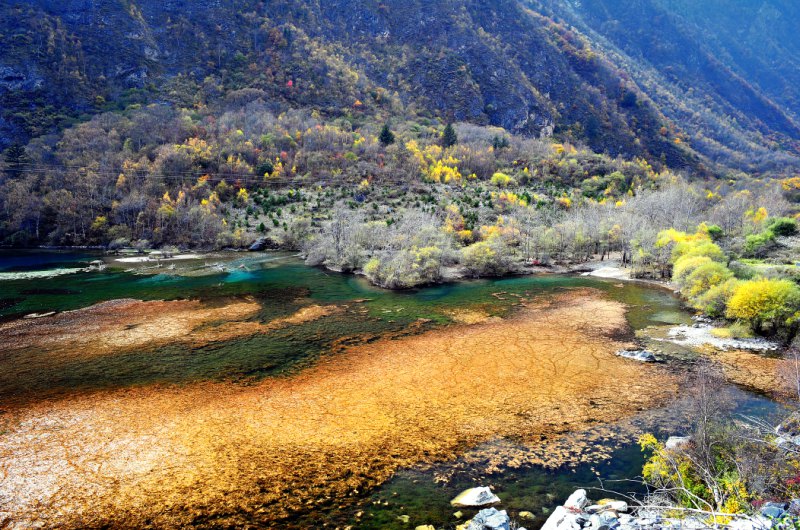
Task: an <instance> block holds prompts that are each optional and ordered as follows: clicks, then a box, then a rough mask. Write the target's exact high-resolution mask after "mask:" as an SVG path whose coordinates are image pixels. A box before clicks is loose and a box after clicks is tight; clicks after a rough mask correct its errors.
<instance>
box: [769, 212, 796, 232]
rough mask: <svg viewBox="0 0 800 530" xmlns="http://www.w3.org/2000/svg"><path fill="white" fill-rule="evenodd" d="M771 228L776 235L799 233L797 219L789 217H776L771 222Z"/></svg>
mask: <svg viewBox="0 0 800 530" xmlns="http://www.w3.org/2000/svg"><path fill="white" fill-rule="evenodd" d="M769 230H770V232H772V233H773V234H775V235H776V236H793V235H795V234H796V233H797V221H795V220H794V219H791V218H789V217H776V218H775V219H773V220H772V221H771V222H770V223H769Z"/></svg>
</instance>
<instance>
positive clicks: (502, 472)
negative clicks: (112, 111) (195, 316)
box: [0, 251, 780, 529]
mask: <svg viewBox="0 0 800 530" xmlns="http://www.w3.org/2000/svg"><path fill="white" fill-rule="evenodd" d="M98 258H100V259H105V260H106V262H107V265H108V266H107V267H106V268H105V270H102V271H84V270H82V269H84V268H85V267H87V266H88V264H89V262H90V261H92V260H95V259H98ZM172 264H174V265H175V266H174V268H171V267H169V266H170V265H172ZM151 267H153V264H132V263H125V262H119V261H114V259H113V258H103V257H102V256H101V255H100V254H98V253H94V252H91V251H85V252H82V251H70V252H65V251H35V252H17V251H13V252H12V251H0V324H2V323H4V322H5V323H6V324H9V323H13V322H14V321H16V320H17V319H21V318H22V317H23V316H25V315H30V314H32V313H37V314H45V313H49V312H53V311H55V312H64V311H72V310H79V309H82V308H87V307H89V306H92V305H93V304H97V303H101V302H106V301H110V300H117V299H136V300H145V301H149V300H168V301H169V300H193V301H199V302H200V303H201V304H202V307H203V308H204V310H206V309H207V310H209V311H213V310H214V308H222V309H223V311H222V312H221V313H220V314H219V315H218V316H215V317H213V318H209V319H206V320H204V321H203V323H202V327H201V328H197V329H203V330H206V329H209V330H217V329H224V324H225V322H227V318H228V317H227V316H226V315H225V312H224V310H225V308H228V307H238V306H236V305H235V304H237V303H241V304H252V305H254V306H255V307H257V310H255V311H250V312H248V313H247V314H246V316H244V317H240V318H238V319H237V322H238V323H239V324H242V323H244V324H254V325H263V324H264V323H270V322H276V321H277V322H291V325H285V326H284V325H282V326H280V327H275V328H274V329H272V330H271V331H270V332H269V333H261V334H240V335H236V336H233V335H231V336H227V337H225V338H222V339H220V338H216V339H214V340H211V339H209V340H206V341H203V342H196V341H195V342H187V341H182V340H174V341H169V342H168V343H164V342H157V341H156V342H152V343H150V342H148V343H143V344H144V345H143V346H142V347H135V348H127V349H125V348H123V349H120V352H119V353H118V354H114V355H109V354H102V355H100V354H98V355H88V356H73V355H55V354H54V353H53V352H54V351H57V349H58V345H54V346H52V348H55V349H46V348H44V349H43V347H42V346H40V345H33V346H23V347H20V348H19V349H18V350H14V352H13V353H11V354H9V353H7V352H4V351H3V350H4V348H3V345H2V343H0V368H8V369H7V370H4V371H3V372H4V374H5V375H3V374H0V403H2V402H3V401H4V400H5V401H7V402H9V403H14V404H15V405H14V406H15V408H16V409H17V410H20V411H23V412H24V411H25V410H27V408H30V407H38V406H42V405H41V404H40V403H39V402H40V400H45V399H53V400H56V399H62V398H69V397H70V396H73V395H87V393H89V395H91V393H92V392H113V391H118V390H120V389H122V390H124V389H140V388H150V387H151V386H153V385H167V386H168V385H175V384H177V385H190V384H193V383H198V382H216V383H220V382H221V383H224V384H226V385H253V384H257V383H258V382H260V381H264V380H265V379H269V378H283V377H287V376H291V375H292V374H302V373H303V372H304V371H305V370H308V369H309V368H310V367H313V366H315V365H316V364H317V363H319V362H321V361H325V360H326V359H330V358H331V357H335V356H336V355H337V353H338V352H340V351H345V350H346V349H347V348H348V347H349V346H351V345H354V344H358V345H368V344H370V343H371V342H372V341H376V340H379V339H382V338H385V337H387V336H396V337H404V336H409V335H418V334H422V333H426V332H430V331H435V330H437V329H446V328H448V327H449V326H464V325H468V324H472V323H476V322H480V321H486V320H489V321H490V320H491V319H493V318H496V317H497V318H506V317H510V316H513V315H514V314H515V312H517V311H519V309H520V307H521V300H525V301H531V300H534V301H535V300H538V299H540V298H547V297H550V296H553V295H557V294H559V293H570V292H572V291H573V290H576V289H592V290H595V291H597V292H599V293H601V296H602V297H605V298H608V299H610V300H613V301H616V302H620V303H622V304H624V305H625V306H626V308H627V311H626V314H625V318H626V320H627V323H628V325H629V328H630V329H629V332H628V333H626V335H627V336H626V337H617V338H619V339H620V340H629V339H630V338H632V333H633V331H635V330H639V329H642V328H645V327H647V326H652V325H665V324H675V325H677V324H686V323H690V322H691V320H690V315H689V314H688V313H687V312H686V311H685V310H684V309H683V308H682V306H681V303H680V301H679V300H678V299H677V298H676V297H675V296H674V295H673V294H672V293H670V292H669V291H666V290H663V289H660V288H657V287H652V286H648V285H644V284H638V283H631V282H628V283H620V282H618V281H615V280H599V279H591V278H583V277H575V276H555V275H553V276H528V277H513V278H505V279H495V280H476V281H464V282H459V283H453V284H447V285H441V286H434V287H428V288H422V289H416V290H410V291H403V292H391V291H385V290H381V289H377V288H375V287H372V286H370V285H369V284H368V283H367V282H366V281H365V280H364V279H363V278H359V277H355V276H349V275H341V274H336V273H333V272H328V271H324V270H321V269H316V268H309V267H307V266H305V265H303V263H302V262H301V261H300V260H298V259H297V258H295V257H293V256H291V255H288V254H283V253H257V254H234V253H220V254H216V255H209V256H204V257H201V258H199V259H187V260H179V261H172V262H166V263H165V264H164V266H163V267H160V268H158V269H152V268H151ZM575 292H582V291H575ZM317 307H323V308H327V307H335V308H336V311H335V312H331V313H330V314H328V313H326V314H325V317H324V318H308V319H297V318H296V317H295V315H298V313H299V312H300V313H301V314H302V311H303V310H305V309H308V308H317ZM42 318H43V320H42V321H44V319H47V318H50V317H42ZM293 319H294V320H293ZM139 325H140V324H136V326H139ZM131 327H134V326H133V325H132V326H131ZM217 337H219V336H217ZM48 348H50V346H48ZM631 362H633V361H631ZM25 363H30V365H29V366H28V365H27V364H25ZM12 365H13V366H12ZM20 366H22V368H20ZM671 369H672V370H673V371H676V372H681V371H688V370H691V367H690V366H686V367H682V366H675V367H672V368H671ZM465 384H468V381H466V382H465ZM726 391H727V392H728V393H730V395H731V397H732V399H733V400H734V401H735V403H736V409H737V411H738V412H739V413H746V414H749V415H756V416H760V417H770V416H771V415H775V414H777V413H778V412H779V410H780V407H779V406H778V405H777V404H776V403H774V402H773V401H771V400H770V399H768V398H766V397H763V396H760V395H758V394H756V393H753V392H750V391H747V390H745V389H742V388H739V387H736V386H734V385H732V384H731V385H729V386H728V388H727V389H726ZM2 408H4V407H0V409H2ZM670 411H671V409H670V408H669V405H667V406H666V408H665V409H663V410H661V409H660V410H655V411H653V410H649V411H642V412H641V414H639V416H641V417H638V416H636V415H634V417H633V418H627V420H628V423H629V425H628V427H630V425H638V426H639V427H640V428H648V429H653V430H657V431H658V430H659V429H666V430H670V432H665V431H661V432H660V434H662V435H664V434H671V433H673V432H676V431H674V429H676V428H677V429H679V427H675V426H674V425H671V424H670V423H669V417H670V415H671V412H670ZM4 412H5V411H0V418H2V417H3V416H2V414H3V413H4ZM665 418H666V420H665V421H663V422H662V421H661V420H662V419H665ZM642 426H646V427H642ZM596 427H598V428H599V429H600V430H601V431H602V433H600V434H598V433H597V432H594V431H593V432H591V433H590V432H589V431H586V433H585V434H582V433H577V434H575V433H573V434H571V436H572V437H573V439H577V440H579V441H580V440H581V437H582V436H583V437H584V438H583V442H584V443H585V444H586V445H588V446H590V448H591V446H592V445H597V446H598V447H601V446H604V445H605V447H604V449H605V450H604V451H601V452H602V453H604V454H605V455H606V456H608V455H611V456H612V458H611V459H605V460H603V461H601V462H592V463H581V462H580V461H576V462H572V463H570V464H564V465H562V466H560V467H558V466H557V467H543V466H540V465H531V464H530V463H527V462H525V458H521V462H517V460H520V459H516V458H514V456H513V455H515V454H518V453H519V454H524V453H525V452H526V451H528V450H529V448H530V446H531V442H530V440H526V441H525V442H523V441H520V440H517V439H515V438H513V437H512V438H503V437H498V438H497V439H490V440H487V441H485V442H483V443H482V444H481V445H479V446H477V447H463V449H462V450H461V451H460V454H458V455H457V457H456V458H454V459H453V458H448V459H445V460H444V461H440V460H436V459H434V460H435V461H434V462H432V463H430V462H429V463H428V464H426V465H420V466H404V467H402V468H401V469H398V470H396V471H395V472H394V473H393V476H391V478H389V479H388V480H386V481H385V482H383V483H382V484H380V485H378V486H375V487H372V488H368V489H366V490H365V491H357V492H355V493H351V494H349V495H348V496H347V498H336V497H334V498H333V499H327V500H326V501H325V502H319V503H315V504H314V505H313V506H310V507H309V508H308V509H301V510H295V511H293V512H292V514H291V515H290V516H288V517H286V518H283V519H282V520H281V523H280V524H278V525H277V526H276V527H289V528H292V527H295V528H310V527H323V526H326V527H331V528H333V527H342V528H343V527H345V526H352V527H353V528H368V529H370V528H376V529H377V528H389V529H392V528H396V529H405V528H414V527H415V526H416V525H422V524H432V525H435V526H436V528H453V527H454V526H455V524H457V523H458V522H459V520H458V519H456V518H455V517H454V516H453V512H455V511H456V510H455V509H453V508H451V507H450V505H449V500H450V499H451V498H452V497H454V496H455V495H456V494H457V493H458V492H459V491H460V490H462V489H465V488H467V487H472V486H477V485H492V486H493V488H494V489H495V491H496V493H497V494H498V495H499V496H500V498H501V499H502V500H503V505H502V507H503V508H505V509H508V510H509V511H510V512H511V514H512V516H513V515H514V514H516V513H518V512H520V511H523V510H524V511H530V512H533V513H534V514H535V515H536V516H537V520H538V521H537V522H530V523H529V524H528V526H529V528H530V527H534V528H535V527H537V526H538V524H539V523H540V522H541V521H542V520H543V519H544V518H545V517H546V514H547V513H548V511H549V510H550V509H552V508H553V507H554V506H555V505H557V504H559V503H560V502H563V499H564V497H565V496H566V495H568V494H569V493H570V492H571V491H572V490H573V489H574V488H575V487H577V486H583V487H600V486H601V485H605V487H607V488H609V489H616V490H620V491H625V492H638V491H641V488H640V486H638V485H637V484H636V483H634V482H629V480H630V479H635V478H636V477H637V476H638V475H639V473H640V471H641V467H642V464H643V456H642V454H641V453H640V452H639V450H638V447H636V445H635V443H633V442H632V440H631V438H630V437H625V436H621V437H618V438H615V437H614V436H613V435H610V434H609V432H611V431H614V430H615V428H616V427H617V426H616V425H613V424H608V423H603V424H602V425H598V426H596ZM623 430H624V429H623ZM633 430H635V429H633ZM565 435H566V433H565ZM3 436H6V433H5V432H4V431H3V429H2V425H0V443H2V437H3ZM386 450H387V451H389V450H390V449H389V448H387V449H386ZM8 455H9V453H6V457H8ZM11 456H13V453H12V454H11ZM20 480H22V479H20ZM5 494H6V496H5V497H4V496H3V492H2V491H0V514H3V513H5V514H6V516H10V518H11V520H12V521H14V515H15V514H14V509H16V508H15V506H16V504H14V503H16V502H22V501H19V500H18V499H12V498H11V497H13V492H12V493H9V492H8V491H6V492H5ZM595 496H596V497H600V496H605V494H601V493H597V494H596V495H595ZM4 502H5V503H6V504H7V505H6V506H4V505H3V503H4ZM265 509H267V510H268V509H270V507H269V506H266V507H265ZM462 511H463V516H462V517H463V518H466V517H469V516H470V515H472V514H473V513H474V512H471V511H469V510H462ZM405 516H408V517H407V518H406V517H405ZM463 518H462V519H461V521H463ZM406 520H407V521H408V522H405V521H406ZM0 523H2V516H0ZM56 523H57V520H56V519H51V520H49V522H48V523H47V525H56V526H57V524H56ZM197 524H198V526H207V525H209V524H210V523H209V521H208V520H202V519H198V521H197ZM0 526H2V525H1V524H0ZM211 526H213V524H211ZM223 526H224V525H223Z"/></svg>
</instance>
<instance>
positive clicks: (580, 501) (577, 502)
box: [564, 489, 589, 510]
mask: <svg viewBox="0 0 800 530" xmlns="http://www.w3.org/2000/svg"><path fill="white" fill-rule="evenodd" d="M587 504H589V499H588V498H587V497H586V490H584V489H580V490H575V493H573V494H572V495H570V496H569V498H568V499H567V502H565V503H564V507H565V508H569V509H573V510H583V508H584V507H585V506H586V505H587Z"/></svg>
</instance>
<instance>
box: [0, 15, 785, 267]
mask: <svg viewBox="0 0 800 530" xmlns="http://www.w3.org/2000/svg"><path fill="white" fill-rule="evenodd" d="M618 4H619V5H618ZM671 5H672V4H669V5H667V4H666V3H665V4H662V3H659V2H657V1H656V0H648V1H645V0H642V1H637V2H628V3H618V2H614V1H611V0H605V1H599V0H598V1H593V2H582V3H573V2H566V1H563V2H560V1H556V0H548V1H546V2H545V1H543V2H527V1H525V2H523V1H521V0H502V1H500V2H483V1H474V0H446V1H443V2H434V3H419V2H407V1H400V0H391V1H384V2H353V1H351V0H336V1H327V2H300V1H296V0H280V1H268V2H265V1H260V0H238V1H235V2H234V1H230V2H213V3H202V4H200V3H194V2H182V1H166V2H151V1H145V0H131V1H128V2H116V1H111V0H70V1H65V2H54V1H52V0H35V1H27V2H22V1H17V0H12V1H10V2H5V3H3V4H2V5H0V36H1V37H2V42H3V43H4V46H3V47H2V48H1V49H0V74H2V75H0V147H2V148H4V149H5V151H4V155H3V167H2V168H0V170H1V171H0V186H1V187H2V190H1V191H2V193H0V242H2V243H3V244H6V245H15V246H26V245H41V244H57V245H86V244H91V245H108V244H111V243H113V244H115V245H117V246H120V245H123V246H124V245H131V244H136V245H138V246H146V245H155V246H159V245H170V244H171V245H182V246H193V247H225V246H243V245H247V244H248V243H249V242H250V241H252V239H254V238H255V237H256V236H258V235H265V234H269V235H270V237H271V238H272V239H274V240H275V241H277V242H278V243H280V244H283V245H285V246H289V247H298V248H299V247H301V246H303V244H305V243H304V241H303V240H304V238H305V237H306V236H307V235H308V233H317V232H318V231H319V230H320V229H321V228H322V227H323V226H324V225H325V223H326V222H327V221H328V220H330V219H331V215H332V214H331V212H332V209H333V208H334V207H336V206H337V204H339V203H341V202H342V201H347V202H349V203H350V204H351V206H352V208H353V209H355V208H356V207H361V206H363V205H370V204H373V202H374V205H375V207H376V209H375V210H374V211H373V212H371V213H372V214H374V215H376V216H377V217H380V218H381V219H382V221H384V222H386V223H389V225H390V226H391V223H393V222H397V221H398V220H399V218H400V217H401V215H400V213H398V212H397V210H396V209H395V208H410V209H413V210H415V211H418V210H424V211H426V212H427V214H429V215H432V216H434V219H433V221H432V222H434V224H436V223H441V222H443V220H444V219H445V218H446V217H447V216H448V215H449V214H448V213H446V212H447V208H451V207H452V208H457V209H458V210H459V213H460V215H461V216H462V217H463V218H464V223H465V224H464V226H463V227H461V228H460V230H462V231H468V232H471V231H473V230H478V232H479V229H480V227H482V226H490V225H497V223H498V222H499V223H501V224H502V222H504V221H503V220H504V216H505V217H507V216H508V215H509V212H507V211H504V209H505V208H506V206H508V208H512V207H515V206H518V205H519V204H524V205H525V206H526V208H528V209H532V208H536V209H537V211H538V210H541V209H548V208H549V209H551V210H553V211H555V212H556V213H557V214H558V215H559V216H563V215H564V212H569V211H576V210H577V209H579V208H582V207H584V206H587V207H593V205H597V204H601V205H606V206H611V205H614V204H616V203H620V204H625V203H626V201H629V200H630V199H631V198H635V197H636V196H637V195H640V194H641V193H643V192H644V191H645V190H657V189H661V188H664V187H665V186H666V185H667V184H669V183H675V182H679V181H680V179H679V178H678V177H683V178H685V179H688V180H689V181H695V182H696V185H695V186H694V187H693V188H692V189H693V192H692V193H694V194H696V195H697V196H698V197H699V199H700V200H702V201H704V205H703V207H704V209H706V210H710V209H712V208H713V207H714V205H715V204H716V203H717V202H720V201H722V200H723V199H726V198H727V196H728V195H729V194H730V193H733V192H741V191H747V189H748V188H757V192H758V193H757V195H758V196H767V195H768V196H770V197H777V196H781V197H780V201H782V202H780V205H779V206H778V207H777V209H776V210H775V211H770V212H769V214H770V215H773V214H774V215H782V214H784V213H791V212H792V208H793V206H791V203H790V202H787V201H794V200H796V198H797V197H796V195H797V193H796V190H797V182H796V179H793V177H794V176H795V175H796V173H797V171H798V158H797V151H796V148H797V139H798V138H799V137H800V129H798V127H797V124H796V121H795V120H796V116H795V114H796V113H795V111H794V110H793V109H792V108H791V106H792V102H794V101H796V98H795V91H796V87H795V85H794V84H793V83H792V79H793V78H792V75H795V74H794V73H793V72H794V71H793V70H792V65H793V64H794V63H793V61H795V60H796V57H795V55H794V51H795V43H796V36H795V35H793V34H792V32H791V31H790V30H789V28H788V27H786V26H785V25H781V24H777V25H775V24H772V22H774V21H775V17H774V13H775V9H779V8H782V7H783V6H781V5H780V4H779V3H778V0H773V2H772V3H769V2H748V3H745V4H743V5H745V6H750V7H742V8H741V9H744V10H745V11H747V9H750V10H752V14H753V16H752V17H740V16H736V17H729V18H726V17H724V16H721V17H716V16H714V13H715V12H716V11H715V9H716V10H717V11H720V12H722V9H723V6H722V5H721V4H720V5H716V4H708V6H707V7H706V8H702V9H701V8H698V7H692V6H691V5H689V4H688V3H680V4H679V5H676V6H675V7H674V9H673V8H670V7H669V6H671ZM759 6H760V7H759ZM786 7H787V9H794V8H792V7H791V6H786ZM668 8H669V9H668ZM749 13H750V12H749V11H747V13H746V14H749ZM742 18H747V19H748V20H752V21H753V22H752V24H751V25H750V26H749V27H748V28H744V29H737V28H736V27H735V23H736V22H737V21H739V20H741V19H742ZM772 28H774V31H773V29H772ZM745 30H746V31H745ZM742 31H745V33H746V38H744V37H742V35H743V34H742V33H741V32H742ZM767 34H769V35H767ZM761 35H763V36H764V41H763V42H764V46H765V48H766V49H765V52H764V53H763V54H761V53H755V52H754V51H753V49H754V47H755V46H754V43H755V42H756V41H757V40H758V39H759V38H760V37H759V36H761ZM747 43H753V44H747ZM747 50H750V52H752V53H745V51H747ZM776 64H777V65H778V66H776V67H775V68H772V65H776ZM764 69H767V70H769V71H770V72H771V76H770V77H769V78H767V77H765V76H762V75H760V74H759V72H761V71H762V70H764ZM784 72H785V73H786V75H785V76H784ZM781 87H783V88H781ZM452 123H456V124H457V127H456V129H457V130H458V134H456V132H455V130H453V129H452V128H445V125H447V124H452ZM382 129H383V130H382ZM447 131H449V132H450V133H452V136H448V135H447V134H445V132H447ZM459 137H460V138H459ZM459 140H460V141H459ZM498 175H499V176H498ZM753 179H759V180H753ZM762 182H763V183H765V184H762ZM319 187H323V188H326V187H327V188H331V187H336V188H337V191H336V193H335V195H333V196H332V195H330V194H329V195H327V196H326V197H320V196H319V193H318V192H317V189H318V188H319ZM264 190H271V191H270V192H269V193H266V192H265V191H264ZM754 191H756V190H754ZM329 193H332V192H330V191H329ZM381 194H384V195H386V196H392V197H394V196H403V197H405V198H404V199H403V200H402V201H401V202H400V203H397V204H395V205H394V207H390V206H388V205H387V204H384V203H382V202H381V197H382V196H383V195H381ZM771 200H772V199H770V201H771ZM768 202H769V201H768ZM773 202H774V201H773ZM290 203H298V204H293V205H291V206H287V205H289V204H290ZM300 203H302V204H300ZM506 203H508V204H506ZM748 204H749V205H750V206H752V207H754V208H758V207H759V206H762V204H759V203H758V202H757V201H756V199H754V198H750V199H748ZM284 206H286V208H284ZM287 208H288V211H287ZM745 210H746V209H745ZM401 213H402V212H401ZM377 217H376V219H377ZM294 223H299V225H298V226H300V227H301V228H302V227H304V226H306V225H307V228H308V229H307V230H306V229H305V228H303V229H302V230H300V232H299V234H298V233H296V231H293V230H290V228H291V226H293V225H294ZM612 226H613V224H612ZM650 228H666V226H661V227H650ZM684 228H686V229H689V228H691V227H689V226H685V227H684ZM272 231H275V232H276V233H275V234H271V232H272ZM307 232H308V233H307ZM478 232H475V233H473V234H472V235H471V236H469V237H463V238H462V239H461V240H460V241H459V244H469V243H476V242H480V240H481V239H483V236H479V235H478ZM287 234H294V235H293V236H291V237H288V239H287ZM742 235H746V234H742ZM631 242H632V240H631V239H630V238H629V239H628V240H626V243H625V244H624V245H623V247H624V248H625V249H626V251H627V250H630V248H631ZM301 243H302V244H301ZM306 243H307V242H306ZM338 258H341V256H338V257H337V260H338Z"/></svg>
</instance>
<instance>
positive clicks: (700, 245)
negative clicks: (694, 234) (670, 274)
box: [672, 239, 726, 263]
mask: <svg viewBox="0 0 800 530" xmlns="http://www.w3.org/2000/svg"><path fill="white" fill-rule="evenodd" d="M693 256H706V257H708V258H709V259H712V260H714V261H719V262H723V263H724V262H725V260H726V258H725V253H724V252H723V251H722V249H721V248H719V246H717V245H715V244H714V243H712V242H711V241H710V240H708V239H699V240H695V241H681V242H680V243H678V244H676V245H675V248H674V249H672V262H673V263H677V261H678V260H680V259H681V258H688V257H693Z"/></svg>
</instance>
